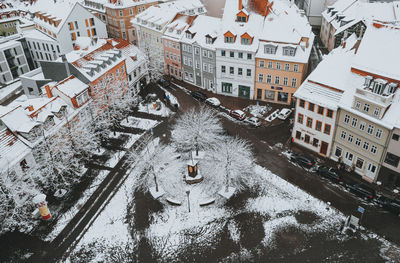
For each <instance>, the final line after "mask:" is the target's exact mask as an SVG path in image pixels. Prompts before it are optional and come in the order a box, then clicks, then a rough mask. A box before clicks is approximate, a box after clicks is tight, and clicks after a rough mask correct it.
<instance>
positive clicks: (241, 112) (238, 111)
mask: <svg viewBox="0 0 400 263" xmlns="http://www.w3.org/2000/svg"><path fill="white" fill-rule="evenodd" d="M233 111H234V112H236V113H239V114H240V115H242V114H244V112H243V111H241V110H233Z"/></svg>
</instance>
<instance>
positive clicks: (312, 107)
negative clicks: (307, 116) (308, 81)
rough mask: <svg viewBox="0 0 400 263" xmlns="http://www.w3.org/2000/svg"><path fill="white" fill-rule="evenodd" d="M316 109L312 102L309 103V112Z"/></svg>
mask: <svg viewBox="0 0 400 263" xmlns="http://www.w3.org/2000/svg"><path fill="white" fill-rule="evenodd" d="M314 107H315V105H314V103H311V102H309V103H308V110H309V111H314Z"/></svg>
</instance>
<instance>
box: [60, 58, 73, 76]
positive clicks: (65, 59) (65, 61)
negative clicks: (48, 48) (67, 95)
mask: <svg viewBox="0 0 400 263" xmlns="http://www.w3.org/2000/svg"><path fill="white" fill-rule="evenodd" d="M61 59H62V62H64V65H65V70H66V72H67V77H69V76H71V72H70V71H69V65H68V61H67V57H66V56H65V54H62V55H61Z"/></svg>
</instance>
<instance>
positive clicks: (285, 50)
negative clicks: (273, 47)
mask: <svg viewBox="0 0 400 263" xmlns="http://www.w3.org/2000/svg"><path fill="white" fill-rule="evenodd" d="M294 53H295V49H294V48H289V47H286V48H283V55H284V56H294Z"/></svg>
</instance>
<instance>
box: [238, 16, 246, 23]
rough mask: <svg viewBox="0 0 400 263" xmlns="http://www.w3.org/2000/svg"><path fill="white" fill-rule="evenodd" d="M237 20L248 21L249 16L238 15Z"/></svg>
mask: <svg viewBox="0 0 400 263" xmlns="http://www.w3.org/2000/svg"><path fill="white" fill-rule="evenodd" d="M237 21H238V22H243V23H246V22H247V17H245V16H238V17H237Z"/></svg>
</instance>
